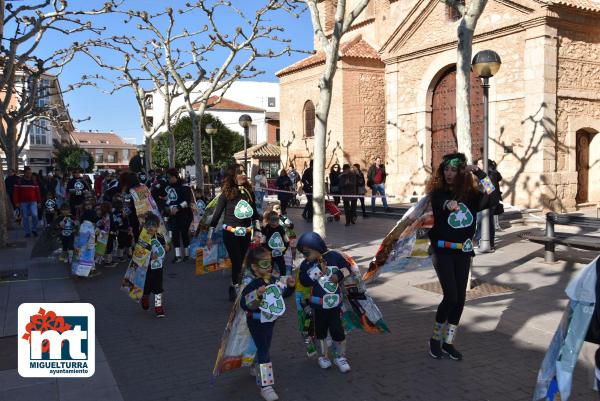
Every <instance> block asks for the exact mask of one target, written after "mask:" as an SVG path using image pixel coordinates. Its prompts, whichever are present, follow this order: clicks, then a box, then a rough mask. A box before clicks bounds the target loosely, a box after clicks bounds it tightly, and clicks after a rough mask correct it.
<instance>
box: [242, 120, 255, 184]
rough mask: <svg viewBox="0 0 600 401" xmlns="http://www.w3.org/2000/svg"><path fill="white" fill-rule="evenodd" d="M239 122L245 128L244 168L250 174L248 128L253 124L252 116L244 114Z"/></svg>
mask: <svg viewBox="0 0 600 401" xmlns="http://www.w3.org/2000/svg"><path fill="white" fill-rule="evenodd" d="M239 123H240V125H241V126H242V128H244V170H246V174H248V130H249V129H250V125H251V124H252V117H250V116H249V115H248V114H242V115H241V116H240V119H239Z"/></svg>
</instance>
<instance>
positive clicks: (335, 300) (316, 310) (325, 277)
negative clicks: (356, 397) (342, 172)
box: [298, 231, 351, 373]
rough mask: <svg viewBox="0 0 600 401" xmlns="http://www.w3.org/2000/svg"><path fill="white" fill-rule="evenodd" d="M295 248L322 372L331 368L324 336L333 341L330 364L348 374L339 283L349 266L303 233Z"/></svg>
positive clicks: (312, 234)
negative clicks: (298, 252) (307, 293)
mask: <svg viewBox="0 0 600 401" xmlns="http://www.w3.org/2000/svg"><path fill="white" fill-rule="evenodd" d="M298 249H299V250H300V252H302V255H304V257H305V259H304V261H303V262H302V264H301V265H300V283H301V284H302V285H303V286H304V287H308V288H310V298H309V299H310V307H311V309H312V315H313V320H314V331H315V337H316V340H317V351H318V353H319V359H318V363H319V366H320V367H321V368H322V369H328V368H329V367H331V360H330V359H329V355H328V352H327V351H328V350H327V342H326V340H325V339H326V338H327V334H328V333H329V334H330V335H331V338H332V340H333V345H334V349H333V356H334V359H333V363H335V365H336V366H337V367H338V369H339V370H340V372H342V373H346V372H348V371H350V365H349V364H348V360H347V359H346V333H345V332H344V327H343V325H342V319H341V315H342V311H341V308H342V296H343V295H342V288H341V285H342V282H343V281H344V278H346V277H348V276H349V275H350V274H351V266H350V263H348V261H347V260H346V258H344V256H343V255H342V254H340V253H339V252H337V251H333V250H328V249H327V246H326V245H325V241H323V238H321V236H320V235H319V234H317V233H315V232H312V231H311V232H306V233H304V234H302V235H301V236H300V238H299V239H298Z"/></svg>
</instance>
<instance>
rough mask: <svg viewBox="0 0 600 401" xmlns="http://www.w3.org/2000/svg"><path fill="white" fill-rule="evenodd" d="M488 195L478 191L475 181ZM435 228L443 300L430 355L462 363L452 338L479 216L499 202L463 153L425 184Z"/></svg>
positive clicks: (447, 160)
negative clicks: (480, 184)
mask: <svg viewBox="0 0 600 401" xmlns="http://www.w3.org/2000/svg"><path fill="white" fill-rule="evenodd" d="M474 176H475V177H477V181H479V182H481V183H482V184H483V186H484V188H485V191H483V192H482V191H479V189H478V187H477V183H476V180H475V179H474ZM426 193H427V194H428V195H429V196H430V198H431V207H432V209H433V216H434V224H433V227H432V228H431V230H430V231H429V238H430V240H431V245H432V249H433V267H434V268H435V271H436V273H437V276H438V279H439V281H440V285H441V287H442V291H443V294H444V297H443V299H442V302H441V303H440V304H439V306H438V309H437V313H436V315H435V322H434V327H433V335H432V336H431V338H430V340H429V354H430V355H431V356H432V357H433V358H436V359H440V358H442V356H443V355H444V354H447V355H448V356H449V357H450V358H451V359H454V360H461V359H462V354H461V353H460V352H459V351H458V350H457V349H456V348H455V347H454V338H455V335H456V330H457V327H458V324H459V322H460V317H461V315H462V311H463V308H464V305H465V297H466V289H467V280H468V277H469V270H470V268H471V261H472V258H473V256H475V254H474V252H473V243H472V238H473V235H474V234H475V225H476V216H477V212H479V211H480V210H483V209H487V208H489V207H490V206H493V205H496V204H497V203H498V201H499V199H500V196H499V192H498V189H497V188H494V187H493V184H492V183H491V181H490V179H489V177H488V176H487V175H486V174H485V172H483V171H482V170H481V169H479V168H478V167H477V166H474V165H467V161H466V157H465V155H464V154H462V153H452V154H448V155H446V156H444V158H443V159H442V163H440V165H439V167H438V168H437V169H436V171H435V172H434V174H433V176H432V177H431V178H430V179H429V181H428V182H427V187H426Z"/></svg>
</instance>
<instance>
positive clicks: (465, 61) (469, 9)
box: [443, 0, 487, 160]
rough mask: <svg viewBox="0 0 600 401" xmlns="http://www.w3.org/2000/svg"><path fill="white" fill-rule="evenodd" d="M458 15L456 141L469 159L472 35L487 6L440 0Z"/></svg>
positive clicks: (478, 0) (479, 1)
mask: <svg viewBox="0 0 600 401" xmlns="http://www.w3.org/2000/svg"><path fill="white" fill-rule="evenodd" d="M443 1H444V2H445V3H446V4H448V5H449V6H450V7H452V8H453V9H454V10H455V12H456V13H457V14H458V15H459V16H460V23H459V24H458V28H457V36H458V44H457V59H456V138H457V142H458V151H459V152H462V153H464V154H465V155H466V156H467V160H472V159H473V157H472V154H473V153H472V149H471V113H470V106H471V56H472V54H473V35H474V33H475V28H476V27H477V21H478V20H479V17H481V14H483V10H484V9H485V6H486V5H487V0H473V1H470V2H469V4H468V5H465V2H464V0H443Z"/></svg>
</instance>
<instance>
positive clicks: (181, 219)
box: [170, 213, 193, 248]
mask: <svg viewBox="0 0 600 401" xmlns="http://www.w3.org/2000/svg"><path fill="white" fill-rule="evenodd" d="M172 219H173V220H172V221H170V223H171V232H172V233H173V246H174V247H176V248H177V247H179V246H181V241H182V240H183V246H184V247H187V246H188V245H189V244H190V224H192V219H193V217H192V214H191V213H189V214H188V213H186V214H183V215H179V214H177V215H175V216H174V217H172Z"/></svg>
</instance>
